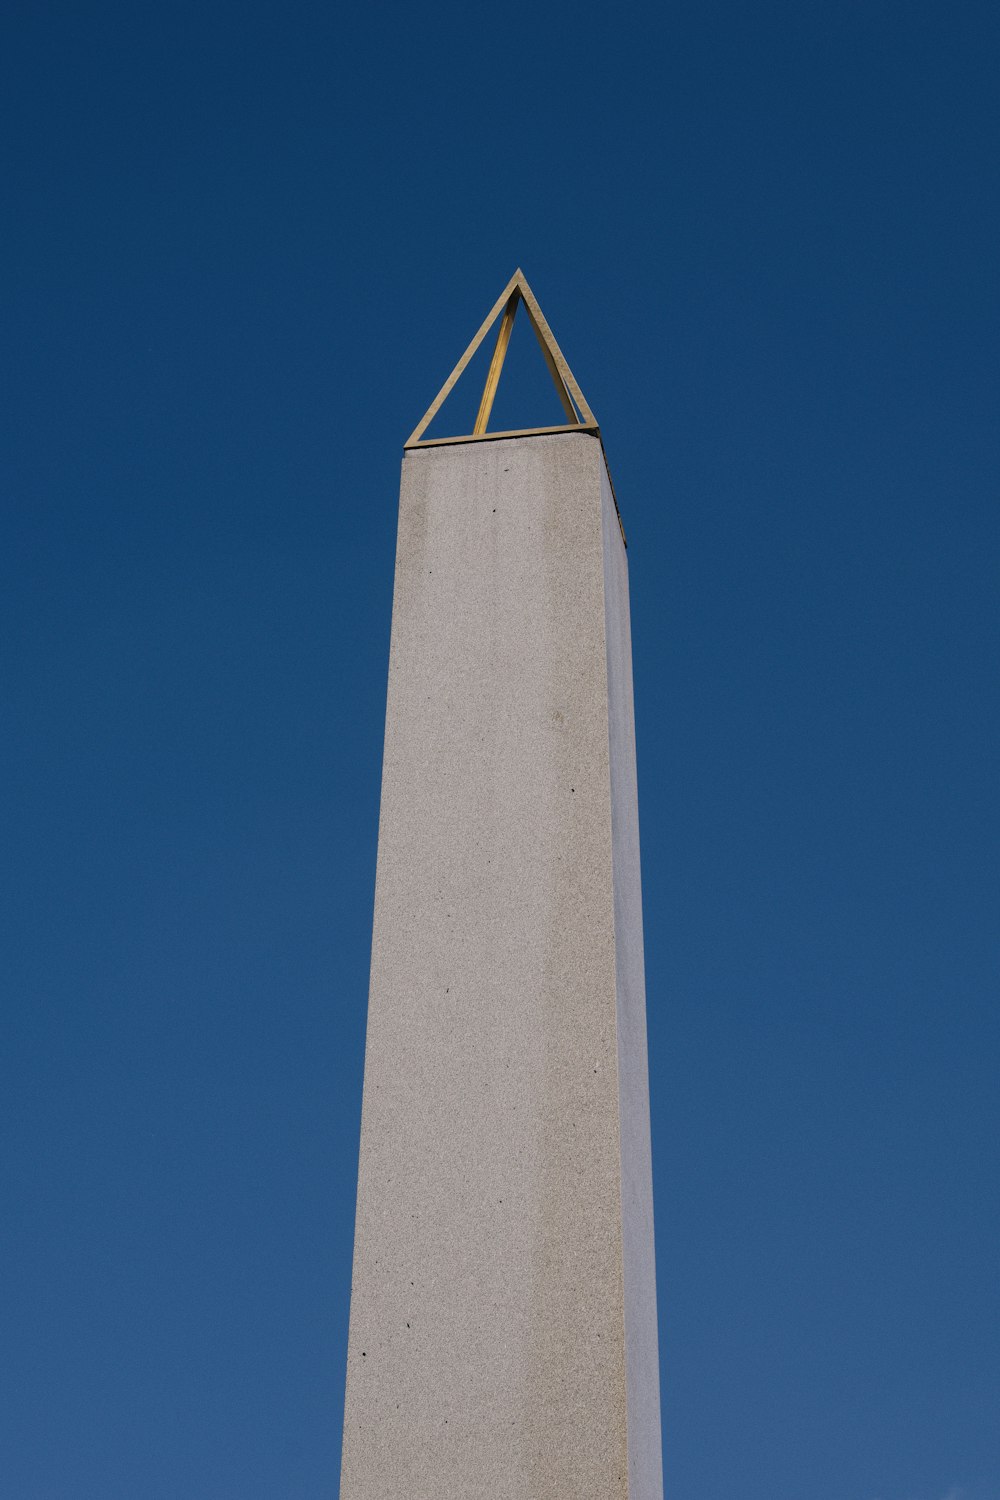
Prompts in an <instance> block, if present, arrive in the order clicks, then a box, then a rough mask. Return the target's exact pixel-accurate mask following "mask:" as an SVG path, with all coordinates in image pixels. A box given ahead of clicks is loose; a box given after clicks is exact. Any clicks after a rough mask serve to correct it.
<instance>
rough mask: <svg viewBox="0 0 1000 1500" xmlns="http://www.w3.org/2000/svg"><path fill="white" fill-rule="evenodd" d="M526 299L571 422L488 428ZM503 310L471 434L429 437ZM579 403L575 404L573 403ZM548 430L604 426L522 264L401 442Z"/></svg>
mask: <svg viewBox="0 0 1000 1500" xmlns="http://www.w3.org/2000/svg"><path fill="white" fill-rule="evenodd" d="M521 302H523V303H524V308H525V312H526V313H527V314H528V321H529V322H530V323H531V326H532V328H533V329H534V331H535V337H536V338H537V339H538V343H539V346H540V347H541V351H542V354H543V355H544V356H545V363H546V364H547V365H548V368H549V374H550V375H551V376H552V382H553V384H554V385H555V388H556V394H557V395H558V397H559V400H560V401H561V402H562V407H563V411H564V412H565V413H566V416H567V418H568V419H569V420H568V421H566V422H564V423H563V424H562V425H561V426H558V427H519V428H515V429H514V430H512V431H510V432H487V431H486V426H487V423H488V422H489V419H490V412H491V411H492V409H493V401H494V398H495V396H496V393H497V385H498V383H499V381H500V371H501V370H502V369H503V362H504V358H505V357H506V354H507V345H508V344H509V343H510V333H511V329H512V328H513V326H514V315H515V313H516V312H517V309H518V305H519V304H520V303H521ZM501 309H502V311H503V316H502V317H501V318H500V329H499V332H498V334H497V341H496V346H495V348H494V350H493V358H492V359H491V360H490V367H489V370H488V371H487V375H486V384H485V385H484V387H483V395H482V400H481V401H480V403H479V411H478V413H477V415H476V422H475V426H474V428H473V430H472V432H470V433H466V434H464V435H463V436H460V437H445V438H425V437H424V433H425V432H426V431H427V429H428V427H429V426H430V424H431V422H433V420H434V418H435V417H436V416H437V414H438V412H439V411H440V409H441V407H442V406H443V405H444V403H445V401H446V400H447V398H448V396H449V395H450V394H451V392H452V390H453V389H454V387H455V386H456V384H457V383H458V380H459V379H460V377H461V375H462V373H463V371H464V370H465V367H466V366H467V365H468V363H469V361H470V359H471V358H472V356H473V355H474V354H475V352H476V350H477V349H478V348H479V346H480V344H481V343H482V342H483V339H484V338H485V337H486V335H487V334H488V333H489V331H490V329H491V328H492V327H493V324H494V323H495V322H496V320H497V317H498V316H499V315H500V312H501ZM574 403H575V404H574ZM546 432H590V433H593V434H595V435H596V436H600V428H599V427H598V425H597V421H596V419H595V417H594V413H593V412H592V411H591V409H590V407H589V406H588V405H587V403H586V401H585V400H584V396H583V392H582V391H581V389H580V387H579V386H578V385H577V383H576V380H575V378H574V375H573V372H572V370H571V369H570V367H569V365H568V364H567V363H566V360H565V359H564V357H563V353H562V350H561V349H560V348H559V345H558V344H557V343H556V341H555V337H554V336H553V333H552V329H551V328H550V327H549V325H548V323H547V322H546V321H545V314H544V313H543V312H542V309H541V308H540V307H539V305H538V302H537V299H536V298H535V294H534V292H533V291H532V290H531V288H530V286H529V285H528V283H527V281H526V280H525V277H524V272H523V271H522V270H521V268H520V267H518V269H517V270H516V271H515V272H514V274H513V276H512V277H511V278H510V280H509V281H508V283H507V285H506V286H505V287H504V289H503V291H502V292H501V293H500V295H499V297H498V298H497V300H496V302H494V304H493V307H492V308H491V310H490V312H489V314H488V315H487V317H486V320H485V322H484V323H483V325H482V327H481V328H480V330H479V332H478V333H477V334H476V336H475V338H474V339H473V340H472V343H471V344H470V345H469V347H468V349H466V351H465V353H464V354H463V355H462V358H461V359H460V360H459V362H458V364H457V365H456V366H455V368H454V369H453V370H452V372H451V374H450V375H449V376H448V379H447V380H446V381H445V383H444V385H443V386H442V387H441V389H440V390H439V391H438V393H437V395H436V396H435V398H434V400H433V401H432V402H431V404H430V406H429V407H428V408H427V411H426V412H425V413H424V415H423V417H422V419H421V420H420V422H418V424H417V426H416V427H415V428H414V430H413V432H412V434H411V435H410V437H409V438H408V439H407V441H406V443H405V444H404V445H403V446H404V448H433V447H438V446H440V445H442V444H444V443H479V442H485V441H489V439H491V438H509V437H534V436H536V435H538V434H541V433H546Z"/></svg>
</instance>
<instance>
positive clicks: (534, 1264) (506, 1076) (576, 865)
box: [341, 272, 662, 1500]
mask: <svg viewBox="0 0 1000 1500" xmlns="http://www.w3.org/2000/svg"><path fill="white" fill-rule="evenodd" d="M521 302H523V303H524V305H525V307H526V311H527V315H528V317H529V319H530V321H531V324H532V326H533V328H534V329H535V332H536V333H537V334H538V337H539V342H540V343H541V345H542V351H543V353H544V354H545V356H546V360H547V361H548V362H549V367H550V370H551V371H552V373H553V378H554V379H555V380H556V382H557V390H559V393H560V397H561V398H563V397H565V399H564V401H563V404H564V407H566V408H567V415H569V411H570V410H571V411H572V412H573V420H572V421H568V422H567V423H566V424H565V425H564V426H563V427H560V428H554V429H544V430H534V429H533V430H529V431H522V432H518V433H514V434H510V435H505V434H501V435H495V434H491V433H489V432H488V431H487V430H486V423H487V420H488V416H489V407H490V405H491V404H492V396H491V395H490V393H489V382H490V379H491V378H492V379H493V390H494V391H495V388H496V378H498V376H499V364H502V360H503V353H504V351H505V349H506V338H507V337H509V334H510V321H512V319H513V314H514V312H515V311H516V310H517V307H518V306H519V305H520V303H521ZM500 308H503V309H504V313H503V317H504V319H505V320H506V322H507V326H506V337H505V334H504V326H503V323H502V324H501V330H500V337H499V338H498V341H497V349H496V351H495V353H494V359H493V364H492V365H491V373H490V376H489V377H488V378H487V390H486V391H485V392H484V405H485V410H486V415H485V417H484V416H483V406H481V408H480V417H479V418H477V428H478V430H477V431H475V432H474V433H472V434H468V435H466V436H465V437H462V438H456V439H452V440H447V441H440V440H438V441H434V440H429V439H425V438H423V437H422V436H421V434H422V432H423V430H424V428H425V426H426V421H427V420H428V419H425V423H424V424H422V426H421V428H418V430H417V433H416V434H415V435H414V438H413V439H411V442H410V444H409V445H408V446H407V450H406V452H405V453H404V459H403V472H402V483H401V487H400V500H399V530H398V540H397V552H396V573H395V592H394V597H393V613H392V638H391V647H390V658H389V685H388V702H387V709H386V729H385V753H384V763H383V772H382V800H381V813H380V821H379V837H378V863H377V875H376V886H375V916H374V933H373V943H372V966H371V988H370V996H369V1009H368V1034H367V1049H366V1056H365V1078H364V1095H363V1106H362V1126H361V1156H360V1170H359V1181H358V1200H357V1221H356V1230H355V1249H354V1275H353V1285H352V1293H351V1316H350V1335H349V1345H348V1372H347V1393H346V1404H345V1415H344V1446H343V1465H342V1477H341V1497H342V1500H659V1497H660V1496H661V1495H662V1478H661V1461H660V1402H659V1377H658V1362H657V1332H656V1290H655V1279H654V1263H653V1215H652V1181H651V1171H650V1142H649V1099H648V1081H647V1061H646V1015H645V983H644V975H643V949H642V910H641V893H640V877H639V837H638V806H637V793H636V763H635V735H634V721H633V705H632V654H631V639H630V628H629V600H628V569H627V564H626V550H625V541H624V535H623V532H622V529H621V525H620V521H619V517H618V511H617V506H616V502H615V497H614V493H613V490H612V486H611V481H610V477H609V474H608V469H607V465H606V462H605V456H604V450H603V446H602V440H601V437H600V433H599V431H598V429H597V424H596V422H594V420H593V417H592V414H591V413H590V411H589V408H587V407H586V404H585V403H584V402H583V400H582V396H581V394H580V392H579V388H578V387H577V385H576V382H575V381H574V380H573V378H572V375H571V373H570V372H569V369H568V367H567V366H566V364H565V361H564V359H563V358H562V355H561V352H560V351H559V349H558V346H557V345H556V344H555V340H554V339H553V338H552V335H551V330H550V329H549V328H548V325H547V324H546V323H545V320H544V318H543V317H542V315H541V310H540V308H538V304H537V302H536V301H535V299H534V298H533V296H532V295H531V292H530V289H529V288H528V287H527V283H526V282H525V281H524V278H523V276H522V275H521V273H520V272H518V273H517V274H516V276H515V277H514V278H513V279H512V281H511V283H510V284H509V285H508V287H507V288H506V289H505V292H504V293H503V294H502V296H501V298H500V300H499V301H498V303H497V307H496V308H495V309H494V313H493V314H492V315H491V317H490V319H488V320H487V322H486V323H485V324H484V325H483V329H481V330H480V333H479V334H478V335H477V339H476V340H474V341H473V345H472V346H470V351H468V352H467V355H466V357H465V361H463V362H460V366H459V369H458V373H459V374H460V373H461V369H462V368H463V367H464V363H466V362H467V361H468V359H469V357H470V356H471V352H472V350H473V349H474V347H475V346H476V344H477V342H478V340H479V339H481V338H482V337H483V336H484V334H485V332H486V331H487V330H488V328H489V326H490V324H491V323H492V322H493V321H494V318H495V316H496V315H497V312H498V309H500ZM454 378H455V377H453V381H454ZM453 381H452V382H451V383H453ZM451 383H449V385H447V386H446V387H445V391H444V392H443V395H446V394H447V391H448V390H449V389H450V384H451ZM560 383H561V384H560ZM441 399H443V396H442V398H439V402H438V403H437V404H440V400H441ZM567 402H568V403H569V405H568V406H567ZM434 411H435V408H432V411H431V413H430V414H429V416H430V415H432V414H433V413H434Z"/></svg>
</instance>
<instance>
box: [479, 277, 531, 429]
mask: <svg viewBox="0 0 1000 1500" xmlns="http://www.w3.org/2000/svg"><path fill="white" fill-rule="evenodd" d="M520 300H521V293H520V291H519V289H518V288H517V287H515V288H514V290H513V291H512V292H511V294H510V296H509V297H508V298H507V306H506V307H505V308H504V310H503V317H502V318H501V319H500V332H499V333H498V334H497V342H496V348H495V349H494V350H493V358H492V359H491V360H490V367H489V369H488V370H487V372H486V384H485V385H484V386H483V399H482V400H481V401H480V403H479V411H478V412H477V413H476V425H475V426H474V427H473V429H472V432H473V435H474V436H477V435H478V434H479V433H481V432H485V431H486V426H487V423H488V422H489V420H490V412H491V411H492V410H493V402H494V401H495V400H496V394H497V385H498V383H499V380H500V371H501V370H502V369H503V362H504V359H505V357H506V354H507V345H508V344H509V343H510V333H511V329H512V328H513V327H514V314H515V313H516V312H517V304H518V303H519V302H520Z"/></svg>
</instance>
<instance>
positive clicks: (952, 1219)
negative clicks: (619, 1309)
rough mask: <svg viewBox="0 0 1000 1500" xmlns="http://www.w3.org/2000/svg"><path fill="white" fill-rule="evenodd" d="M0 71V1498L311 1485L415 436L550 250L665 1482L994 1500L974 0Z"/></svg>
mask: <svg viewBox="0 0 1000 1500" xmlns="http://www.w3.org/2000/svg"><path fill="white" fill-rule="evenodd" d="M4 29H5V40H4V44H3V47H2V49H0V75H2V76H0V141H2V153H3V183H4V191H3V205H4V214H3V221H4V227H3V234H2V240H0V262H2V267H0V272H2V274H0V305H2V346H3V361H2V370H3V379H4V392H3V396H2V400H0V423H2V427H3V434H4V435H3V441H2V448H0V472H2V509H3V516H2V537H0V572H2V577H0V648H2V655H3V664H2V670H3V678H2V691H3V713H2V749H0V786H2V812H0V818H2V826H0V840H2V847H3V851H4V859H3V875H2V888H0V923H2V955H3V958H2V970H0V980H2V991H3V993H2V1006H0V1123H2V1148H0V1310H2V1325H0V1379H2V1387H0V1494H2V1496H3V1497H4V1500H7V1497H9V1500H63V1497H66V1500H265V1497H266V1500H275V1497H278V1496H280V1497H281V1500H314V1497H321V1496H322V1497H329V1496H331V1495H333V1494H335V1493H336V1487H337V1475H338V1472H339V1468H338V1465H339V1442H340V1422H341V1402H342V1392H343V1375H344V1359H345V1340H346V1326H347V1313H348V1294H349V1281H350V1257H351V1240H352V1232H353V1214H354V1191H355V1170H356V1154H357V1143H358V1126H359V1111H360V1097H361V1077H362V1061H363V1039H364V1021H365V1003H366V995H367V971H368V958H369V938H370V921H371V906H372V890H373V880H374V865H375V841H376V819H377V808H378V793H379V771H380V757H381V748H382V724H383V712H384V695H385V672H386V663H387V651H388V638H389V616H390V604H391V587H392V566H393V549H394V542H395V511H396V501H397V491H398V474H399V462H400V450H401V445H402V443H403V441H404V439H405V438H406V436H407V434H408V433H409V431H410V429H411V428H412V427H413V425H414V423H415V422H416V420H417V419H418V417H419V416H420V414H421V412H422V411H423V409H424V408H425V407H426V405H427V404H428V403H429V401H430V399H431V397H432V396H433V395H434V393H435V391H436V390H437V388H438V386H439V384H440V383H441V381H442V380H443V378H444V376H445V375H446V374H447V372H448V370H449V369H450V367H451V365H452V364H453V362H454V361H455V359H456V358H457V356H458V354H459V353H460V352H461V350H462V348H463V347H464V345H465V343H466V341H467V340H468V338H469V337H470V336H471V334H472V333H473V331H474V330H475V328H476V326H477V325H478V323H479V321H480V319H481V318H482V316H483V315H484V313H485V311H486V309H487V308H488V307H489V305H490V303H491V302H492V300H493V299H494V297H495V296H496V295H497V293H498V292H499V290H500V288H501V287H502V285H503V284H504V282H505V281H506V279H507V277H508V276H509V275H510V273H511V271H512V270H513V268H514V266H515V265H516V264H518V263H521V264H522V265H523V266H524V269H525V271H526V273H527V275H528V277H529V279H530V280H531V283H532V285H533V287H534V290H535V292H536V293H537V295H538V296H539V298H540V301H541V303H542V306H543V308H544V309H545V311H546V314H547V316H548V318H549V320H550V322H551V323H552V325H553V328H554V330H555V332H556V335H557V337H558V338H559V340H560V342H561V344H562V346H563V349H564V351H565V353H566V355H567V357H568V359H569V361H570V364H571V365H572V367H573V369H574V371H575V373H576V375H577V377H578V378H579V380H580V383H581V385H582V387H583V389H584V391H585V393H586V395H587V398H588V400H589V402H590V404H591V405H592V407H593V408H594V411H595V412H596V413H597V416H598V418H599V420H600V421H601V423H602V427H603V430H604V435H605V440H606V444H607V450H608V454H609V458H610V462H611V467H612V472H613V474H614V476H615V481H616V486H617V490H618V495H619V499H620V502H621V506H622V511H623V515H624V519H625V525H626V528H627V531H628V535H629V543H630V550H629V558H630V566H631V577H632V591H633V629H634V639H635V672H636V698H637V713H638V749H639V770H640V806H641V817H642V837H643V875H644V894H645V914H646V936H647V954H646V956H647V976H648V994H649V1018H650V1049H651V1078H652V1091H653V1136H654V1140H653V1145H654V1158H655V1187H656V1210H657V1234H658V1244H657V1248H658V1262H659V1278H660V1299H661V1300H660V1317H661V1345H662V1366H663V1417H664V1433H665V1447H664V1454H665V1474H666V1486H667V1494H668V1496H669V1497H672V1500H734V1497H739V1500H782V1497H787V1500H945V1497H946V1496H951V1497H952V1500H954V1496H955V1495H956V1493H960V1494H961V1496H962V1500H998V1497H1000V1415H998V1413H1000V1347H998V1346H1000V1306H998V1290H997V1267H998V1263H1000V1245H998V1241H1000V1234H998V1228H1000V1225H998V1209H997V1195H998V1186H1000V1172H998V1164H1000V1163H998V1142H1000V1108H998V1096H997V1076H998V1054H1000V1048H998V1040H1000V1038H998V1006H997V1000H998V941H997V939H998V926H1000V923H998V917H1000V871H998V858H997V847H998V832H1000V830H998V826H997V825H998V796H997V785H996V750H997V744H998V739H1000V707H998V697H997V673H996V666H997V656H998V645H1000V641H998V615H997V566H998V561H1000V525H998V503H997V502H998V477H1000V461H998V460H1000V443H998V427H997V398H998V394H1000V363H998V357H997V334H998V317H997V312H998V280H997V256H998V249H1000V235H998V228H1000V214H998V197H997V147H998V144H1000V141H998V137H1000V131H998V128H997V127H998V114H997V80H998V77H1000V67H998V63H1000V56H998V53H1000V47H998V40H1000V36H998V20H997V7H996V5H995V4H994V3H993V0H989V3H976V0H973V3H966V4H958V5H954V4H952V5H946V4H943V3H940V4H927V3H921V0H915V3H913V0H911V3H906V4H903V3H898V4H887V3H883V0H865V3H857V0H846V3H845V0H840V3H837V4H833V3H825V4H822V5H819V4H810V3H805V4H803V3H801V0H797V3H793V0H779V3H773V4H762V5H749V6H748V5H745V4H737V3H735V0H733V3H712V0H698V3H696V4H695V3H685V4H680V5H677V4H672V5H666V6H660V5H656V6H653V5H648V6H644V7H632V8H627V9H619V10H618V11H614V10H609V9H607V8H597V7H592V8H591V9H589V10H588V9H587V7H583V8H582V9H581V8H580V7H576V8H575V9H573V10H571V11H566V10H565V9H561V8H559V7H556V6H550V7H548V8H546V7H544V6H542V7H540V6H538V5H524V6H521V5H517V4H515V5H513V6H507V7H505V8H504V9H502V10H499V11H498V10H485V9H483V10H476V9H475V8H473V9H471V10H470V9H469V8H468V7H459V6H455V7H449V6H445V7H438V8H436V9H431V10H428V9H427V8H411V9H410V10H408V11H403V10H401V9H399V10H393V9H391V8H385V7H367V8H366V7H355V8H352V9H348V8H345V7H342V6H336V5H332V4H328V3H327V4H323V5H318V4H309V3H307V4H300V5H298V6H294V7H289V6H287V5H282V6H279V5H277V4H260V3H255V0H249V3H243V4H239V5H237V4H235V3H232V4H226V3H221V0H208V3H199V4H197V5H196V4H193V3H189V4H174V5H166V6H163V5H160V6H156V7H150V6H136V5H125V4H119V5H114V4H107V3H100V0H99V3H97V4H96V5H93V6H89V7H84V6H73V7H70V6H60V5H48V4H45V3H42V0H31V3H22V4H15V5H12V6H9V7H8V8H7V11H6V23H5V28H4ZM523 352H524V351H522V353H523ZM529 352H530V351H529ZM518 357H520V356H518ZM525 357H526V355H525ZM514 373H515V374H516V368H515V371H514ZM514 384H515V386H516V382H515V383H514ZM529 386H530V382H529V385H526V386H525V387H524V388H523V389H522V390H521V397H522V400H523V401H524V402H526V403H527V405H526V406H525V409H523V410H520V409H519V410H518V411H516V412H515V411H514V410H513V407H514V405H516V401H514V396H516V394H517V392H516V390H515V391H513V392H511V391H508V392H507V393H506V394H505V396H504V401H505V402H506V403H507V406H506V408H505V409H509V410H510V412H511V415H512V417H513V418H514V419H516V420H529V421H530V420H531V419H532V418H533V417H534V416H535V415H536V407H535V405H534V404H533V403H534V402H535V400H536V396H537V400H538V401H539V402H541V401H542V400H543V399H545V394H544V392H543V391H542V390H541V388H539V391H538V392H536V393H535V394H534V395H531V394H530V391H529ZM528 406H530V407H531V409H530V410H528V409H527V407H528ZM544 419H545V418H543V420H544ZM414 1500H418V1497H414ZM526 1500H530V1497H526Z"/></svg>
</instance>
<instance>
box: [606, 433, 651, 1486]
mask: <svg viewBox="0 0 1000 1500" xmlns="http://www.w3.org/2000/svg"><path fill="white" fill-rule="evenodd" d="M601 491H602V503H601V510H602V516H603V528H604V606H605V629H606V644H607V655H608V733H609V739H610V753H611V824H612V860H613V867H614V901H615V978H616V988H617V1011H618V1059H619V1073H618V1076H619V1090H620V1109H621V1191H622V1241H623V1252H624V1278H625V1379H626V1388H627V1403H628V1467H629V1491H628V1492H629V1500H660V1497H661V1496H662V1494H663V1465H662V1451H661V1438H660V1372H659V1350H658V1339H657V1316H656V1266H655V1258H654V1244H653V1177H652V1161H651V1155H650V1131H649V1071H648V1061H647V1048H646V978H645V969H644V964H643V941H642V885H641V875H640V865H639V799H638V785H637V778H636V756H635V710H634V703H633V696H632V632H631V625H630V620H629V592H628V562H627V558H626V554H625V546H624V543H623V541H622V535H621V530H620V528H619V525H618V516H617V511H616V508H615V501H614V494H613V492H612V488H611V480H610V478H609V476H608V472H607V467H606V465H605V464H604V463H603V462H602V463H601Z"/></svg>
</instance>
